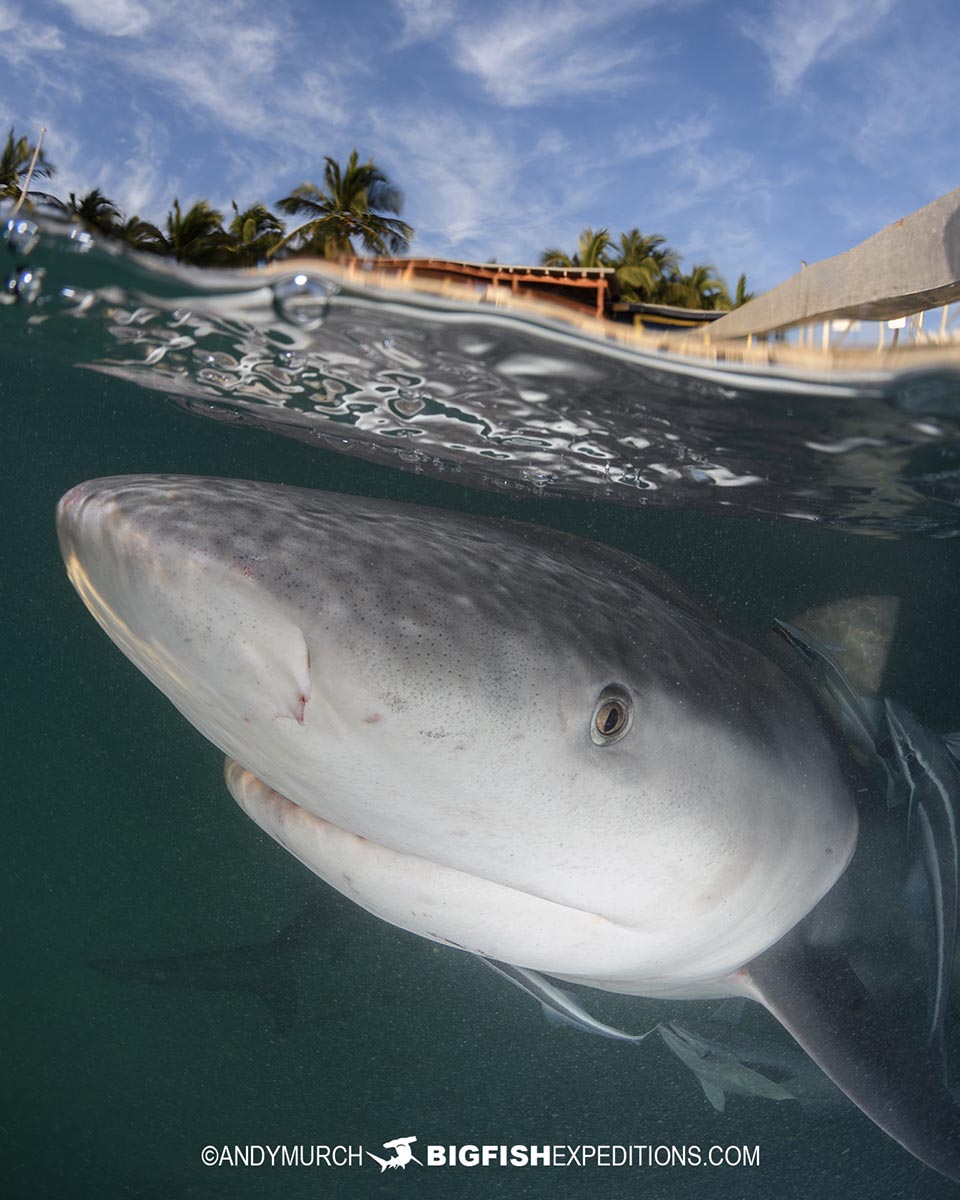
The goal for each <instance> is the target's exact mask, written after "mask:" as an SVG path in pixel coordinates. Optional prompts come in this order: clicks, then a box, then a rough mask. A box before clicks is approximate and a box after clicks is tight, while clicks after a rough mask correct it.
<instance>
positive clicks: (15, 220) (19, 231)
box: [5, 217, 40, 254]
mask: <svg viewBox="0 0 960 1200" xmlns="http://www.w3.org/2000/svg"><path fill="white" fill-rule="evenodd" d="M5 236H6V239H7V249H8V250H9V251H10V253H11V254H30V253H32V252H33V250H35V249H36V246H37V242H38V241H39V240H40V226H39V225H36V224H35V223H34V222H33V221H27V220H24V218H23V217H11V218H10V220H9V221H7V224H6V226H5Z"/></svg>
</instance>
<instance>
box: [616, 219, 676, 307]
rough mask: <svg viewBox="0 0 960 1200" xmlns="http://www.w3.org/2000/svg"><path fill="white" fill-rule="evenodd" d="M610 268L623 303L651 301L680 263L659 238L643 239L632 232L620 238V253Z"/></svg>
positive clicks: (656, 236) (637, 231) (663, 238)
mask: <svg viewBox="0 0 960 1200" xmlns="http://www.w3.org/2000/svg"><path fill="white" fill-rule="evenodd" d="M613 265H614V267H615V268H616V271H617V283H618V284H619V285H620V294H621V296H623V298H624V299H625V300H634V301H637V300H652V299H653V298H654V297H656V296H657V295H658V294H659V292H660V290H661V289H662V287H663V282H664V280H665V279H666V278H668V277H669V276H671V275H674V274H676V272H677V270H678V269H679V259H678V256H677V253H676V251H675V250H673V249H671V247H670V246H668V245H667V239H666V238H665V237H664V236H663V235H662V234H659V233H653V234H650V235H648V236H645V235H644V234H642V233H641V232H640V230H639V229H631V230H629V231H628V232H627V233H621V234H620V250H619V253H618V255H617V257H616V258H615V259H614V261H613Z"/></svg>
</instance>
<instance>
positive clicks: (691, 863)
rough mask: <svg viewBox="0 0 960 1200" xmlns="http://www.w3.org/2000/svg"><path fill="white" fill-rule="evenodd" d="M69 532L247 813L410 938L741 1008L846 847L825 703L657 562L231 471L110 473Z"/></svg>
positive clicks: (118, 626)
mask: <svg viewBox="0 0 960 1200" xmlns="http://www.w3.org/2000/svg"><path fill="white" fill-rule="evenodd" d="M58 522H59V529H60V537H61V542H62V546H63V552H64V557H65V560H66V563H67V569H68V572H69V574H70V577H71V579H72V581H73V583H74V585H75V586H76V588H77V590H78V591H79V592H80V594H81V595H82V596H83V598H84V600H85V602H86V603H87V605H88V607H89V608H90V609H91V611H92V612H93V613H94V615H95V616H96V617H97V619H98V620H99V622H100V623H101V625H102V626H103V627H104V629H105V630H106V631H107V633H108V634H109V635H110V636H111V637H112V638H113V640H114V641H115V642H116V643H117V644H118V645H119V646H120V648H121V649H122V650H123V651H124V653H125V654H127V655H128V656H129V657H130V658H131V659H132V660H133V661H134V662H135V663H136V664H137V666H138V667H140V669H141V670H142V671H143V672H144V673H145V674H146V675H147V676H148V677H149V678H150V679H151V680H152V681H153V682H154V683H155V684H157V686H158V687H159V688H160V689H161V690H162V691H163V692H165V693H166V694H167V696H169V698H170V699H171V700H172V701H173V703H174V704H175V705H176V706H177V708H179V709H180V711H181V712H182V713H183V714H184V715H185V716H186V717H187V719H188V720H190V721H191V722H192V723H193V724H194V725H195V726H196V727H197V728H198V729H199V730H200V731H201V732H202V733H203V734H204V735H205V736H206V737H207V738H209V739H210V741H212V742H213V743H214V744H215V745H217V746H218V747H219V748H220V749H221V750H223V751H224V753H225V754H226V755H227V756H228V757H229V758H230V760H232V762H233V763H234V764H235V765H234V766H231V767H230V768H229V770H228V782H229V783H230V786H231V790H232V791H233V793H234V795H235V796H236V797H237V798H238V799H239V800H240V802H241V803H243V804H244V806H245V807H246V808H247V810H248V811H249V812H250V813H251V815H253V816H254V817H255V818H256V819H258V820H260V823H261V824H264V825H265V826H266V827H267V828H268V829H269V830H270V831H271V832H272V833H274V834H275V835H276V834H278V832H280V827H281V823H282V824H283V827H284V830H285V836H286V837H287V838H288V840H290V841H291V848H294V849H295V853H297V854H298V856H299V857H301V858H302V859H303V860H304V861H306V862H307V863H308V864H309V865H311V866H312V867H313V868H314V869H316V870H318V872H319V873H320V874H322V875H324V877H325V878H328V879H330V881H331V882H333V883H335V885H336V886H338V887H340V888H341V890H345V891H347V892H348V894H351V895H352V896H353V897H354V898H355V899H358V900H359V901H360V902H361V903H365V904H366V905H367V906H368V907H370V908H372V909H373V910H374V911H376V912H378V913H380V914H381V915H383V916H386V917H387V918H388V919H390V920H393V921H395V923H397V924H400V925H404V926H405V927H406V928H408V929H413V930H414V931H415V932H418V933H422V934H426V935H427V936H432V937H434V938H436V939H437V940H441V941H449V942H452V943H454V944H456V945H459V946H463V947H465V948H468V949H470V950H472V951H475V952H478V953H482V954H484V955H485V956H488V957H493V958H497V959H501V960H505V961H519V962H522V963H523V964H524V965H526V966H531V967H535V968H539V969H543V970H548V971H551V972H553V973H559V974H562V975H564V976H565V977H568V978H570V977H574V978H581V979H585V980H591V981H595V982H599V983H600V984H601V985H603V984H606V985H609V986H613V987H616V988H618V989H619V990H623V989H627V990H637V991H640V992H644V993H650V992H653V993H655V994H680V995H685V994H700V993H702V992H703V991H704V990H705V989H706V990H707V991H710V990H711V987H713V990H718V989H719V990H720V991H721V992H722V991H723V990H724V985H723V983H722V981H723V980H724V979H725V978H726V977H727V976H728V975H730V973H731V972H732V971H734V970H735V969H736V968H737V967H739V966H740V965H741V964H742V963H744V962H746V961H747V960H749V959H750V958H752V957H754V955H755V954H757V953H759V952H760V951H761V950H763V949H765V948H766V947H767V946H769V945H771V944H772V943H773V942H775V941H777V940H778V939H779V938H780V937H781V936H782V935H783V934H784V933H785V932H786V931H787V930H788V929H790V928H791V927H792V926H794V925H795V924H796V923H797V921H799V920H800V918H801V917H803V916H804V915H805V913H806V912H807V911H809V909H810V908H812V907H813V905H814V904H816V902H817V901H818V900H819V899H820V898H821V896H823V894H824V893H825V892H826V891H827V890H828V889H829V888H830V887H831V885H832V884H833V883H834V881H835V880H836V879H837V877H838V876H839V875H840V873H841V872H842V871H843V869H844V867H845V865H846V863H847V861H848V859H849V857H850V854H851V852H852V849H853V846H854V843H855V838H856V815H855V810H854V806H853V804H852V803H851V801H850V798H849V795H848V792H847V788H846V785H845V782H844V780H843V778H842V776H841V773H840V771H839V769H838V766H837V763H836V759H835V756H834V754H833V751H832V749H831V746H830V744H829V741H828V739H827V737H826V735H825V733H824V731H823V729H822V727H821V724H820V721H819V718H818V715H817V714H816V713H815V712H814V710H813V708H812V707H811V705H810V702H809V701H808V699H807V698H806V697H805V695H804V694H803V693H801V691H800V690H799V689H798V688H797V687H796V686H795V685H794V684H793V683H792V682H791V681H790V680H789V679H788V678H787V677H786V676H785V675H784V674H783V672H782V671H781V670H780V669H779V668H778V667H777V666H776V665H774V664H773V663H772V662H771V661H770V660H769V659H767V658H766V657H765V656H764V655H763V654H761V653H760V652H759V651H758V650H757V649H756V648H755V647H753V646H751V645H750V644H749V643H747V642H745V641H743V640H742V639H741V638H739V637H737V636H736V635H735V634H733V633H732V632H731V631H730V630H728V629H727V628H726V627H725V626H724V624H723V622H722V621H719V620H718V618H717V615H716V614H714V613H709V612H707V611H706V610H704V609H702V608H700V607H699V606H698V605H697V604H695V603H694V602H693V601H691V600H690V599H689V598H688V597H687V596H685V595H684V594H683V593H682V592H681V591H680V590H679V589H678V588H677V587H676V585H675V584H673V583H672V582H671V581H670V580H668V579H667V578H666V577H665V576H663V575H661V574H660V573H658V572H657V571H655V570H654V569H653V568H651V567H648V566H645V565H643V564H640V563H639V562H637V561H636V560H635V559H631V558H627V557H626V556H623V555H620V554H617V553H615V552H613V551H608V550H603V549H601V548H599V547H596V546H592V545H589V544H587V543H583V542H581V541H578V540H576V539H573V538H568V537H564V536H562V535H555V534H548V533H546V532H545V531H541V530H534V529H530V528H525V527H523V526H517V525H507V524H494V523H485V522H482V521H478V520H474V519H469V518H464V517H456V516H452V515H451V514H446V513H443V514H439V513H436V512H433V511H430V510H424V509H417V508H413V507H408V506H404V505H393V504H384V503H381V502H376V501H369V500H361V499H357V498H352V497H340V496H333V495H329V494H323V493H314V492H305V491H301V490H297V489H292V488H281V487H275V488H270V487H264V486H261V485H255V484H249V483H243V482H238V481H228V480H196V479H179V478H122V479H108V480H100V481H95V482H93V483H89V484H84V485H82V486H81V487H79V488H75V489H74V490H73V491H72V492H70V493H68V494H67V495H66V496H65V497H64V499H63V500H62V502H61V504H60V509H59V515H58ZM287 806H290V807H287ZM295 810H296V811H295ZM294 831H295V832H296V838H295V846H294V845H293V842H294ZM348 852H349V857H350V859H351V861H352V860H353V859H355V860H356V861H355V862H353V865H352V868H351V869H350V870H346V869H345V868H343V867H342V864H343V862H344V859H345V856H346V855H347V854H348ZM338 864H339V866H338ZM401 873H402V875H403V877H402V878H401ZM387 881H389V882H387ZM428 900H429V903H428V902H427V901H428ZM491 913H495V914H496V919H495V920H491V919H490V914H491Z"/></svg>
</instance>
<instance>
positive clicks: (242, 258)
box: [227, 200, 283, 267]
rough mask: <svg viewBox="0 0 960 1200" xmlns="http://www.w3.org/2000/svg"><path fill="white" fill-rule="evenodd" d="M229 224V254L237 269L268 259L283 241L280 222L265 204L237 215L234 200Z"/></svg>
mask: <svg viewBox="0 0 960 1200" xmlns="http://www.w3.org/2000/svg"><path fill="white" fill-rule="evenodd" d="M230 203H231V204H232V205H233V214H234V215H233V220H232V221H231V222H230V228H229V229H228V231H227V232H228V233H229V235H230V253H231V255H232V256H233V262H234V263H235V264H236V265H238V266H250V267H254V266H256V265H257V263H260V262H263V260H264V259H265V258H268V257H269V255H270V252H271V251H272V250H273V249H274V248H275V247H276V246H277V245H278V244H279V243H280V242H281V241H282V240H283V222H282V221H281V220H280V218H279V217H277V216H275V215H274V214H273V213H272V212H271V211H270V210H269V209H268V208H267V206H266V205H265V204H252V205H251V206H250V207H249V208H245V209H243V211H241V210H240V209H239V208H238V207H237V202H236V200H231V202H230Z"/></svg>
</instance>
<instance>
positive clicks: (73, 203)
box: [65, 188, 123, 233]
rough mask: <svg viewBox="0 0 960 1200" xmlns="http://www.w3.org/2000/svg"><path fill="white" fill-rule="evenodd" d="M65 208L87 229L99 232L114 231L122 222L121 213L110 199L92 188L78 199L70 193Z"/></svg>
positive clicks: (97, 189)
mask: <svg viewBox="0 0 960 1200" xmlns="http://www.w3.org/2000/svg"><path fill="white" fill-rule="evenodd" d="M65 207H66V210H67V213H68V215H69V216H71V217H73V218H74V220H77V221H80V222H81V223H82V224H83V225H85V226H86V227H87V228H88V229H95V230H99V231H100V232H101V233H115V232H116V230H117V228H118V227H119V226H120V225H122V223H123V214H122V213H121V212H120V209H119V208H118V207H117V206H116V204H114V202H113V201H112V200H109V199H107V197H106V196H105V195H104V194H103V192H101V191H100V189H99V188H94V189H93V191H91V192H87V194H86V195H85V196H81V197H80V199H79V200H78V199H77V197H76V195H75V193H73V192H71V193H70V199H69V200H68V201H67V203H66V206H65Z"/></svg>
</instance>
